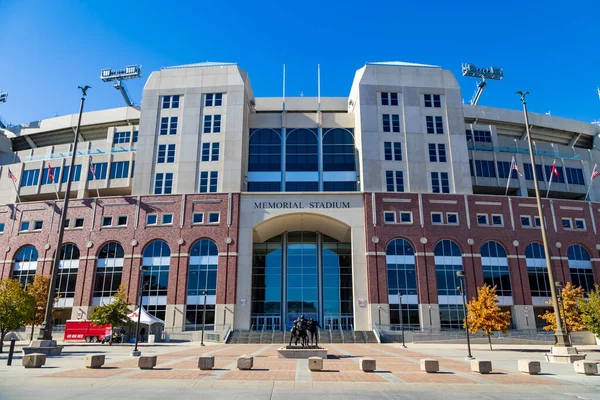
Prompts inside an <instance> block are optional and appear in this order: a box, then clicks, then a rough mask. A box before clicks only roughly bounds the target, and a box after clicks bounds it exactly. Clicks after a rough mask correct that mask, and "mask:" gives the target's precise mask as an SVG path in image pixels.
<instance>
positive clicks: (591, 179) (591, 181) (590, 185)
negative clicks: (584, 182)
mask: <svg viewBox="0 0 600 400" xmlns="http://www.w3.org/2000/svg"><path fill="white" fill-rule="evenodd" d="M597 168H598V164H594V170H593V171H592V176H591V177H590V183H589V184H588V188H587V192H585V198H584V199H583V200H584V201H587V198H588V196H589V194H590V189H591V188H592V183H593V182H594V179H595V177H594V174H596V171H597Z"/></svg>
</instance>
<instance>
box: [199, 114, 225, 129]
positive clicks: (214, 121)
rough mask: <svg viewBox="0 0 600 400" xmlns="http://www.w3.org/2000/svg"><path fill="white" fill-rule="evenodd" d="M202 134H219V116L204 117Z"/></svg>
mask: <svg viewBox="0 0 600 400" xmlns="http://www.w3.org/2000/svg"><path fill="white" fill-rule="evenodd" d="M203 132H204V133H219V132H221V115H205V116H204V130H203Z"/></svg>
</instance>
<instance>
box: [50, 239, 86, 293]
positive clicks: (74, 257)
mask: <svg viewBox="0 0 600 400" xmlns="http://www.w3.org/2000/svg"><path fill="white" fill-rule="evenodd" d="M79 256H80V254H79V249H78V248H77V246H76V245H74V244H71V243H69V244H66V245H64V246H63V248H62V251H61V256H60V259H61V261H62V263H61V267H60V268H59V270H58V276H57V279H56V292H55V293H56V296H57V297H60V298H67V299H69V298H73V297H75V285H76V283H77V269H78V268H77V263H73V262H72V261H79Z"/></svg>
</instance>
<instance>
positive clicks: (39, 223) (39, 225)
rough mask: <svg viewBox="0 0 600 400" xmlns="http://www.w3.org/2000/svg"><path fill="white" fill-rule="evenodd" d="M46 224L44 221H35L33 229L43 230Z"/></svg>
mask: <svg viewBox="0 0 600 400" xmlns="http://www.w3.org/2000/svg"><path fill="white" fill-rule="evenodd" d="M43 226H44V221H33V230H34V231H41V230H42V227H43Z"/></svg>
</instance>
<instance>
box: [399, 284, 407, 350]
mask: <svg viewBox="0 0 600 400" xmlns="http://www.w3.org/2000/svg"><path fill="white" fill-rule="evenodd" d="M398 303H399V306H400V330H401V331H402V347H404V348H406V345H405V344H404V314H403V313H402V293H400V292H398Z"/></svg>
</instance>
